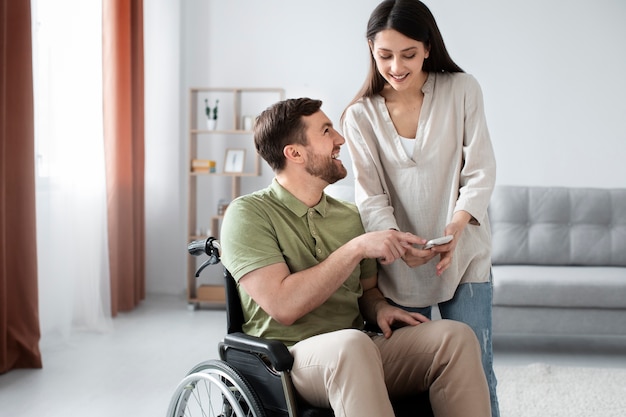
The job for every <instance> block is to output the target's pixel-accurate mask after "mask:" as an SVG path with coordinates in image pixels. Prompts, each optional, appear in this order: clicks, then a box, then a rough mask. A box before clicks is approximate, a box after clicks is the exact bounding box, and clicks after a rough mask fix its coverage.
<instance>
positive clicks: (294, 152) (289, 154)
mask: <svg viewBox="0 0 626 417" xmlns="http://www.w3.org/2000/svg"><path fill="white" fill-rule="evenodd" d="M283 155H285V158H287V159H288V160H290V161H294V162H296V163H301V162H302V161H303V158H302V152H301V151H300V147H299V146H298V145H295V144H291V145H287V146H285V147H284V148H283Z"/></svg>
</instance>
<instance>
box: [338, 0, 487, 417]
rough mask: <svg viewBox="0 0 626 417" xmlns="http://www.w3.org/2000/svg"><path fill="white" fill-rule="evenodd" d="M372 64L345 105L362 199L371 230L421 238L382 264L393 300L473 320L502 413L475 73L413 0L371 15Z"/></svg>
mask: <svg viewBox="0 0 626 417" xmlns="http://www.w3.org/2000/svg"><path fill="white" fill-rule="evenodd" d="M367 42H368V45H369V49H370V53H371V65H370V71H369V75H368V77H367V80H366V82H365V84H364V85H363V87H362V89H361V91H360V92H359V93H358V94H357V96H356V97H355V99H354V100H353V101H352V102H351V103H350V105H349V106H348V107H347V108H346V110H345V112H344V114H343V116H342V127H343V133H344V136H345V137H346V140H347V143H348V149H349V151H350V155H351V157H352V161H353V168H354V174H355V178H356V194H355V197H356V203H357V205H358V207H359V210H360V213H361V217H362V221H363V223H364V226H365V229H366V231H368V232H369V231H375V230H385V229H398V230H402V231H407V232H412V233H415V234H416V235H419V236H420V237H422V238H425V239H432V238H437V237H440V236H445V235H452V236H453V240H452V241H451V242H450V243H448V244H444V245H441V246H438V247H435V248H433V249H423V247H422V246H419V247H416V248H414V249H412V250H411V251H410V253H409V252H407V254H406V255H405V257H404V258H403V259H404V262H394V263H392V264H390V265H381V266H380V268H381V271H380V274H379V287H380V289H381V291H382V292H383V294H384V295H385V296H386V297H387V298H389V299H390V300H391V301H392V302H393V303H395V304H397V305H399V306H401V307H403V308H405V309H406V310H410V311H419V312H421V313H422V314H425V315H427V316H430V314H431V306H432V305H434V304H438V306H439V310H440V312H441V315H442V317H443V318H448V319H453V320H458V321H462V322H465V323H467V324H468V325H470V326H471V327H472V328H473V329H474V332H475V333H476V336H477V337H478V340H479V342H480V344H481V347H482V355H483V357H482V359H483V367H484V369H485V375H486V377H487V382H488V384H489V388H490V393H491V408H492V415H493V416H494V417H495V416H499V407H498V400H497V396H496V378H495V375H494V372H493V366H492V365H493V351H492V343H491V302H492V283H491V231H490V227H489V220H488V218H487V207H488V205H489V200H490V198H491V193H492V191H493V187H494V184H495V173H496V164H495V157H494V152H493V148H492V145H491V140H490V138H489V131H488V129H487V123H486V119H485V114H484V109H483V97H482V91H481V88H480V85H479V84H478V82H477V81H476V79H475V78H474V77H473V76H471V75H469V74H466V73H464V72H463V70H462V69H461V68H460V67H459V66H458V65H456V64H455V63H454V61H452V59H451V58H450V56H449V55H448V52H447V50H446V47H445V45H444V42H443V38H442V36H441V33H440V32H439V28H438V27H437V24H436V22H435V19H434V17H433V15H432V13H431V12H430V10H429V9H428V7H426V5H424V4H423V3H421V2H420V1H418V0H387V1H383V2H382V3H381V4H379V5H378V7H376V9H375V10H374V11H373V12H372V14H371V16H370V19H369V22H368V26H367Z"/></svg>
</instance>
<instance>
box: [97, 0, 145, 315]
mask: <svg viewBox="0 0 626 417" xmlns="http://www.w3.org/2000/svg"><path fill="white" fill-rule="evenodd" d="M102 7H103V17H102V18H103V25H102V31H103V66H104V67H103V78H104V81H103V82H104V86H103V88H104V147H105V162H106V177H107V179H106V182H107V200H108V222H109V253H110V255H109V256H110V270H111V310H112V314H113V316H115V315H117V313H118V312H119V311H128V310H132V309H133V308H135V307H136V306H137V305H138V304H139V302H140V301H141V300H143V299H144V298H145V224H144V222H145V216H144V96H143V79H144V78H143V77H144V75H143V1H142V0H103V5H102Z"/></svg>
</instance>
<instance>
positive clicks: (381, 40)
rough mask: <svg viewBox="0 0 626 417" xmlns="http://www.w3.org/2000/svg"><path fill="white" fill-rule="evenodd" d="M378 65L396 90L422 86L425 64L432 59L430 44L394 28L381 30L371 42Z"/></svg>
mask: <svg viewBox="0 0 626 417" xmlns="http://www.w3.org/2000/svg"><path fill="white" fill-rule="evenodd" d="M370 50H371V52H372V56H373V57H374V61H376V68H378V72H379V73H380V75H382V77H383V78H384V79H385V80H387V82H388V83H389V84H390V85H391V87H393V88H394V89H395V90H398V91H400V90H404V89H406V88H410V87H413V86H415V87H417V88H421V86H422V84H423V82H424V76H423V74H422V66H423V64H424V60H425V59H426V58H428V53H429V51H428V49H427V48H426V46H425V45H424V44H423V43H422V42H420V41H416V40H414V39H411V38H409V37H407V36H404V35H403V34H401V33H400V32H398V31H396V30H394V29H385V30H381V31H380V32H378V33H377V34H376V36H375V37H374V41H373V42H370Z"/></svg>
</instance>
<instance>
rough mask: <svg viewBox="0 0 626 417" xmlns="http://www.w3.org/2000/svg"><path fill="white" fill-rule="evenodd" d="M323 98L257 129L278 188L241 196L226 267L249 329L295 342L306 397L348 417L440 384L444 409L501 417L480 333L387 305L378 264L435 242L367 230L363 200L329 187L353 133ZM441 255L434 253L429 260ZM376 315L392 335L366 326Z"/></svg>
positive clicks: (280, 107) (278, 109) (432, 393)
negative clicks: (340, 125) (338, 126)
mask: <svg viewBox="0 0 626 417" xmlns="http://www.w3.org/2000/svg"><path fill="white" fill-rule="evenodd" d="M321 104H322V103H321V101H319V100H312V99H308V98H301V99H289V100H284V101H281V102H279V103H276V104H275V105H273V106H271V107H270V108H268V109H267V110H265V111H264V112H263V113H262V114H261V115H260V116H259V118H258V120H257V122H256V124H255V128H254V141H255V146H256V148H257V151H258V152H259V154H260V155H261V156H262V157H263V158H264V159H265V160H266V161H267V163H268V164H269V165H270V166H271V167H272V169H273V170H274V172H275V178H274V180H273V181H272V183H271V185H269V187H267V188H266V189H264V190H260V191H257V192H254V193H252V194H249V195H247V196H243V197H240V198H238V199H236V200H235V201H233V202H232V203H231V204H230V205H229V207H228V210H227V211H226V214H225V217H224V221H223V225H222V230H221V239H220V241H221V244H222V263H223V264H224V266H225V267H226V269H228V270H229V271H230V273H231V274H232V275H233V277H234V278H235V280H237V282H238V284H239V285H238V288H239V293H240V297H241V302H242V307H243V311H244V319H245V324H244V329H243V330H244V331H245V332H246V333H249V334H251V335H255V336H260V337H263V338H268V339H276V340H280V341H281V342H283V343H285V344H286V345H287V346H288V347H289V349H290V351H291V353H292V354H293V356H294V365H293V368H292V371H291V377H292V380H293V383H294V386H295V388H296V390H297V392H298V394H299V395H300V396H301V397H302V398H303V399H304V400H306V401H307V402H309V403H310V404H312V405H314V406H318V407H331V408H332V409H333V411H334V413H335V415H336V416H337V417H340V416H350V417H365V416H373V417H389V416H393V415H394V411H393V409H392V405H391V400H390V399H394V398H399V397H404V396H408V395H412V394H417V393H419V392H425V391H429V397H430V403H431V406H432V410H433V413H434V415H435V416H447V417H454V416H473V417H479V416H484V417H488V416H490V415H491V412H490V402H489V390H488V388H487V382H486V379H485V375H484V371H483V369H482V365H481V359H480V349H479V345H478V341H477V339H476V336H475V335H474V333H473V331H472V330H471V329H470V328H469V327H468V326H467V325H465V324H463V323H459V322H455V321H450V320H435V321H429V320H428V319H427V318H426V317H424V316H422V315H420V314H417V313H409V312H406V311H404V310H402V309H400V308H397V307H394V306H392V305H391V304H389V303H388V302H387V300H386V299H385V298H384V297H383V295H382V294H381V292H380V291H379V289H378V288H377V286H376V280H377V272H376V271H377V264H376V262H377V261H378V262H381V263H383V264H387V263H391V262H394V261H395V260H397V259H398V258H400V257H402V255H403V254H404V252H405V251H406V248H407V247H409V246H412V245H421V244H424V243H425V242H426V241H425V240H424V239H422V238H420V237H418V236H415V235H412V234H410V233H405V232H399V231H396V230H386V231H378V232H371V233H364V229H363V226H362V224H361V219H360V216H359V214H358V211H357V209H356V207H355V206H354V205H353V204H350V203H346V202H343V201H340V200H337V199H334V198H332V197H330V196H328V195H326V194H325V193H324V189H325V187H326V186H327V185H329V184H332V183H334V182H336V181H338V180H340V179H342V178H344V177H345V176H346V168H345V167H344V166H343V164H342V163H341V161H340V160H339V151H340V147H341V145H343V143H344V141H345V140H344V138H343V137H342V136H341V135H340V134H339V133H338V132H337V131H336V130H335V129H334V128H333V126H332V123H331V121H330V120H329V119H328V117H327V116H326V115H325V114H324V112H322V110H321ZM433 256H435V254H434V253H433V252H431V251H424V262H427V261H429V260H430V259H431V258H432V257H433ZM364 322H369V323H373V324H376V325H377V326H378V328H379V329H380V333H374V332H366V331H364V330H363V329H364Z"/></svg>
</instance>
